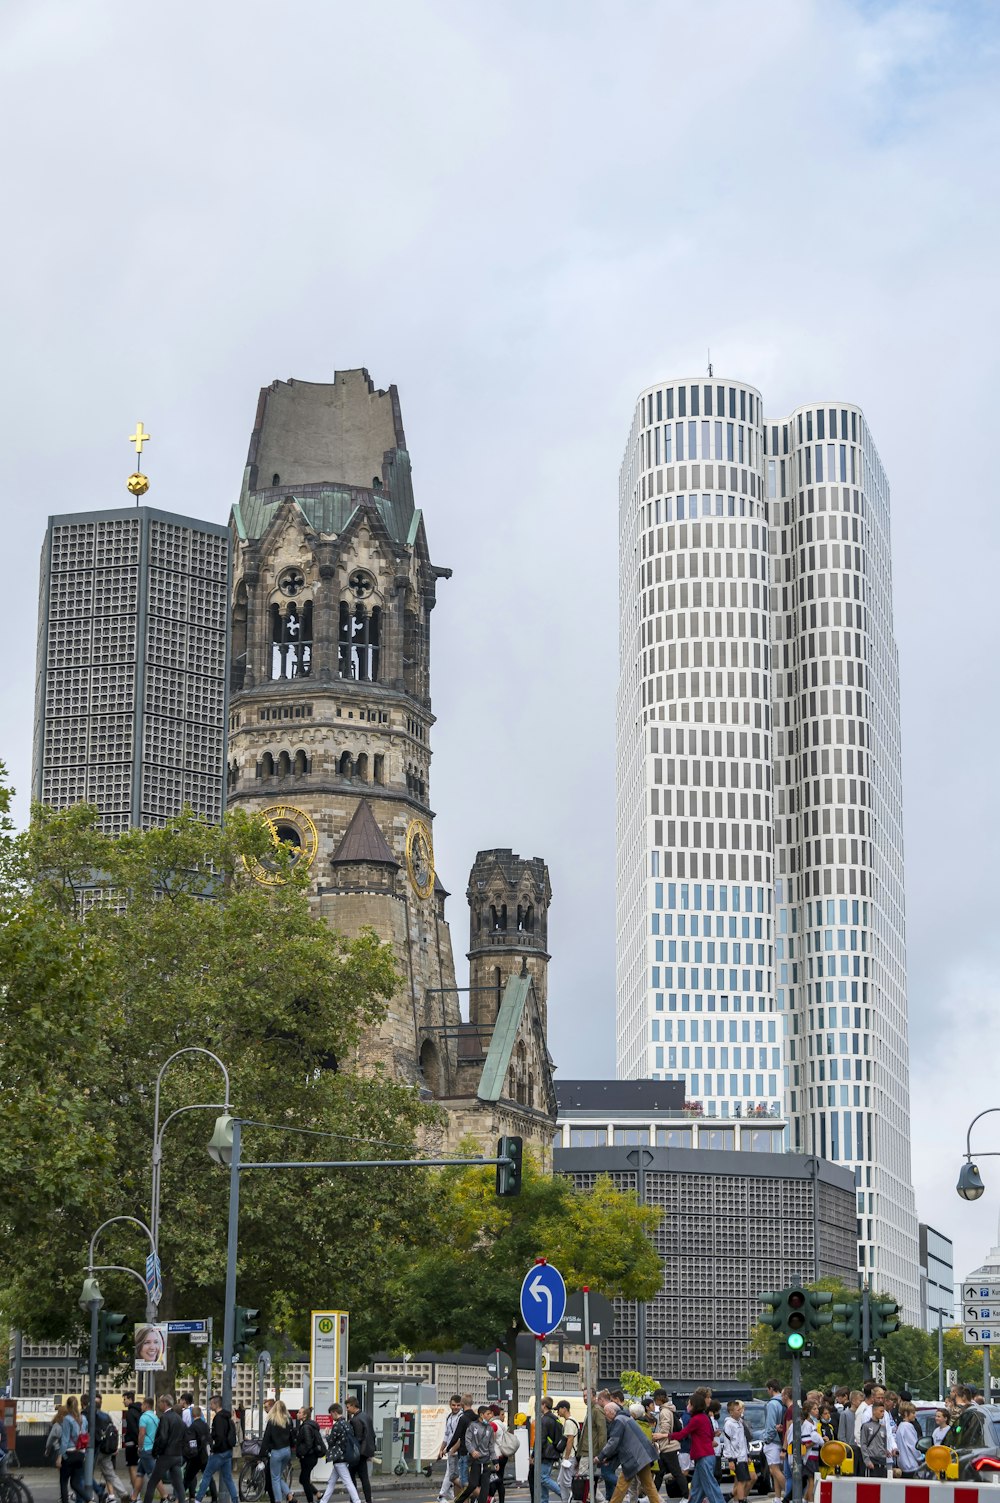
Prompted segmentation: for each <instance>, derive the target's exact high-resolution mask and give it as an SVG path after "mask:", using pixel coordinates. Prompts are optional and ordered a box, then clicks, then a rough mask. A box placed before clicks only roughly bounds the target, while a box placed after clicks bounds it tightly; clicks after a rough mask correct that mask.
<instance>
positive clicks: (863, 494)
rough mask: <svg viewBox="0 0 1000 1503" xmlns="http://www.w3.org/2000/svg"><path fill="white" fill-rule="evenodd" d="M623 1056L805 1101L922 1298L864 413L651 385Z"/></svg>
mask: <svg viewBox="0 0 1000 1503" xmlns="http://www.w3.org/2000/svg"><path fill="white" fill-rule="evenodd" d="M619 536H620V600H621V627H620V653H621V657H620V683H619V704H618V915H617V917H618V1018H617V1052H618V1073H619V1075H622V1076H627V1077H642V1076H651V1077H652V1078H654V1079H656V1078H672V1079H677V1078H680V1079H682V1080H684V1082H685V1088H686V1091H687V1095H688V1098H689V1100H691V1101H692V1102H697V1103H699V1106H700V1109H701V1110H702V1111H703V1112H704V1113H705V1114H706V1115H709V1116H713V1115H714V1116H718V1117H735V1116H746V1115H747V1114H748V1113H752V1114H754V1115H760V1114H773V1115H775V1116H777V1115H779V1114H780V1113H781V1112H782V1111H783V1110H785V1111H787V1113H788V1117H789V1122H790V1143H789V1146H790V1147H791V1148H793V1149H795V1150H798V1151H800V1152H807V1153H816V1154H818V1155H819V1156H820V1157H823V1158H829V1159H832V1160H835V1161H839V1162H843V1163H846V1164H848V1165H850V1166H851V1167H852V1168H853V1170H854V1174H855V1179H856V1185H857V1192H858V1241H859V1267H860V1271H861V1272H862V1274H863V1275H864V1276H866V1277H867V1278H869V1279H870V1280H871V1281H872V1283H873V1285H874V1286H875V1287H876V1288H885V1289H891V1290H892V1292H894V1293H895V1294H897V1296H898V1297H899V1298H900V1299H901V1301H902V1302H903V1304H904V1308H905V1309H906V1311H907V1314H908V1316H909V1317H910V1318H914V1319H915V1318H916V1316H917V1312H918V1309H919V1290H918V1277H917V1268H918V1257H917V1222H916V1214H915V1210H914V1201H913V1190H912V1184H911V1175H910V1148H909V1120H910V1117H909V1053H908V1039H907V1015H906V963H905V932H904V903H903V850H902V800H901V769H900V739H899V678H898V666H897V656H896V647H895V641H894V638H893V631H892V573H891V556H890V526H889V490H888V484H887V481H886V478H885V474H884V471H883V469H882V465H881V462H880V460H879V457H878V453H877V451H876V449H875V446H874V443H873V442H872V439H871V435H870V433H869V431H868V427H867V424H866V423H865V420H864V416H863V414H862V412H861V411H860V409H859V408H857V407H856V406H852V405H849V404H842V403H837V404H835V405H834V404H829V403H826V404H823V405H822V406H820V405H813V404H810V405H807V406H804V407H802V408H798V409H796V410H795V411H794V412H793V413H792V414H791V416H790V417H788V418H783V419H780V420H777V421H775V420H773V419H769V418H766V417H765V416H764V414H763V406H762V401H761V397H760V393H759V392H757V390H756V389H755V388H753V387H751V386H747V385H744V384H742V383H738V382H729V381H726V382H722V381H719V380H718V379H716V378H714V377H713V378H712V379H710V380H705V379H704V378H701V379H698V380H695V379H691V378H689V379H686V380H681V379H678V380H673V381H669V382H665V383H663V384H660V385H657V386H654V387H651V388H650V389H649V390H647V391H645V392H643V393H642V395H641V396H640V398H639V401H638V403H637V405H636V410H635V414H634V417H633V423H632V429H631V432H630V435H629V440H628V445H627V448H626V452H625V458H624V461H623V465H622V470H621V476H620V491H619Z"/></svg>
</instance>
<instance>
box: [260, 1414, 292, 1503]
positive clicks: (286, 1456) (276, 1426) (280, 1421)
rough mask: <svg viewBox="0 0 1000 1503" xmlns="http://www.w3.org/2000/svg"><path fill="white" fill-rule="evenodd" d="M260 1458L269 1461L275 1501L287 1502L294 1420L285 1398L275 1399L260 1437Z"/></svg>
mask: <svg viewBox="0 0 1000 1503" xmlns="http://www.w3.org/2000/svg"><path fill="white" fill-rule="evenodd" d="M259 1455H260V1459H261V1461H264V1462H266V1463H267V1468H268V1473H269V1475H270V1478H271V1491H272V1492H273V1494H274V1503H285V1499H286V1498H287V1497H288V1495H289V1487H288V1483H287V1482H286V1480H285V1467H286V1466H289V1465H290V1464H291V1460H292V1422H291V1419H290V1417H289V1414H288V1410H287V1409H286V1408H285V1404H284V1400H282V1399H275V1401H274V1403H273V1404H272V1405H271V1409H270V1412H269V1414H268V1416H267V1424H266V1425H265V1426H264V1434H263V1435H262V1436H261V1438H260V1452H259Z"/></svg>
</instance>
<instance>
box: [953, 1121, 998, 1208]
mask: <svg viewBox="0 0 1000 1503" xmlns="http://www.w3.org/2000/svg"><path fill="white" fill-rule="evenodd" d="M991 1112H1000V1106H988V1107H987V1108H986V1110H985V1111H984V1112H980V1113H979V1116H978V1117H973V1119H972V1121H971V1122H970V1123H969V1128H968V1131H967V1132H966V1134H965V1163H964V1164H963V1165H962V1167H961V1169H960V1170H959V1174H958V1184H957V1185H956V1186H955V1189H956V1190H957V1192H958V1194H959V1195H961V1197H962V1199H963V1200H978V1199H979V1197H980V1195H982V1194H984V1192H985V1190H986V1186H985V1185H984V1184H983V1179H982V1175H981V1174H980V1173H979V1166H978V1165H977V1164H974V1163H973V1162H972V1129H973V1128H974V1127H975V1125H976V1123H977V1122H978V1121H979V1118H980V1117H988V1116H989V1115H990V1113H991ZM979 1157H980V1158H986V1159H1000V1153H997V1152H988V1153H983V1154H980V1155H979Z"/></svg>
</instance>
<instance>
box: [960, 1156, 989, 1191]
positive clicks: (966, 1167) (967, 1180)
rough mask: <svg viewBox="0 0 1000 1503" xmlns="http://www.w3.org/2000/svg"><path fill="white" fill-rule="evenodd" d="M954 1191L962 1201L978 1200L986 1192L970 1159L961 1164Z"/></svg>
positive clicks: (980, 1176)
mask: <svg viewBox="0 0 1000 1503" xmlns="http://www.w3.org/2000/svg"><path fill="white" fill-rule="evenodd" d="M955 1189H956V1190H957V1191H958V1193H959V1195H961V1197H962V1199H963V1200H978V1199H979V1197H980V1195H982V1194H983V1193H984V1191H985V1190H986V1186H985V1185H984V1184H983V1180H982V1175H981V1174H980V1173H979V1169H978V1168H977V1166H976V1165H975V1164H974V1163H973V1162H972V1160H971V1159H970V1160H969V1162H968V1163H966V1164H963V1165H962V1167H961V1169H960V1170H959V1174H958V1184H957V1185H956V1186H955Z"/></svg>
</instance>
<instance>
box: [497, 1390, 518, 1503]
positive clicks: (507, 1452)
mask: <svg viewBox="0 0 1000 1503" xmlns="http://www.w3.org/2000/svg"><path fill="white" fill-rule="evenodd" d="M490 1424H491V1425H492V1426H493V1454H494V1456H495V1457H496V1463H495V1465H494V1468H493V1476H492V1478H491V1481H490V1496H492V1494H493V1493H494V1492H495V1493H496V1497H497V1503H505V1499H506V1497H507V1480H506V1471H507V1463H508V1461H510V1459H511V1457H512V1456H516V1455H517V1453H518V1450H519V1449H520V1446H521V1437H520V1436H519V1435H515V1434H514V1432H513V1430H510V1429H508V1427H507V1422H506V1420H505V1418H504V1412H503V1407H502V1405H500V1404H491V1405H490Z"/></svg>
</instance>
